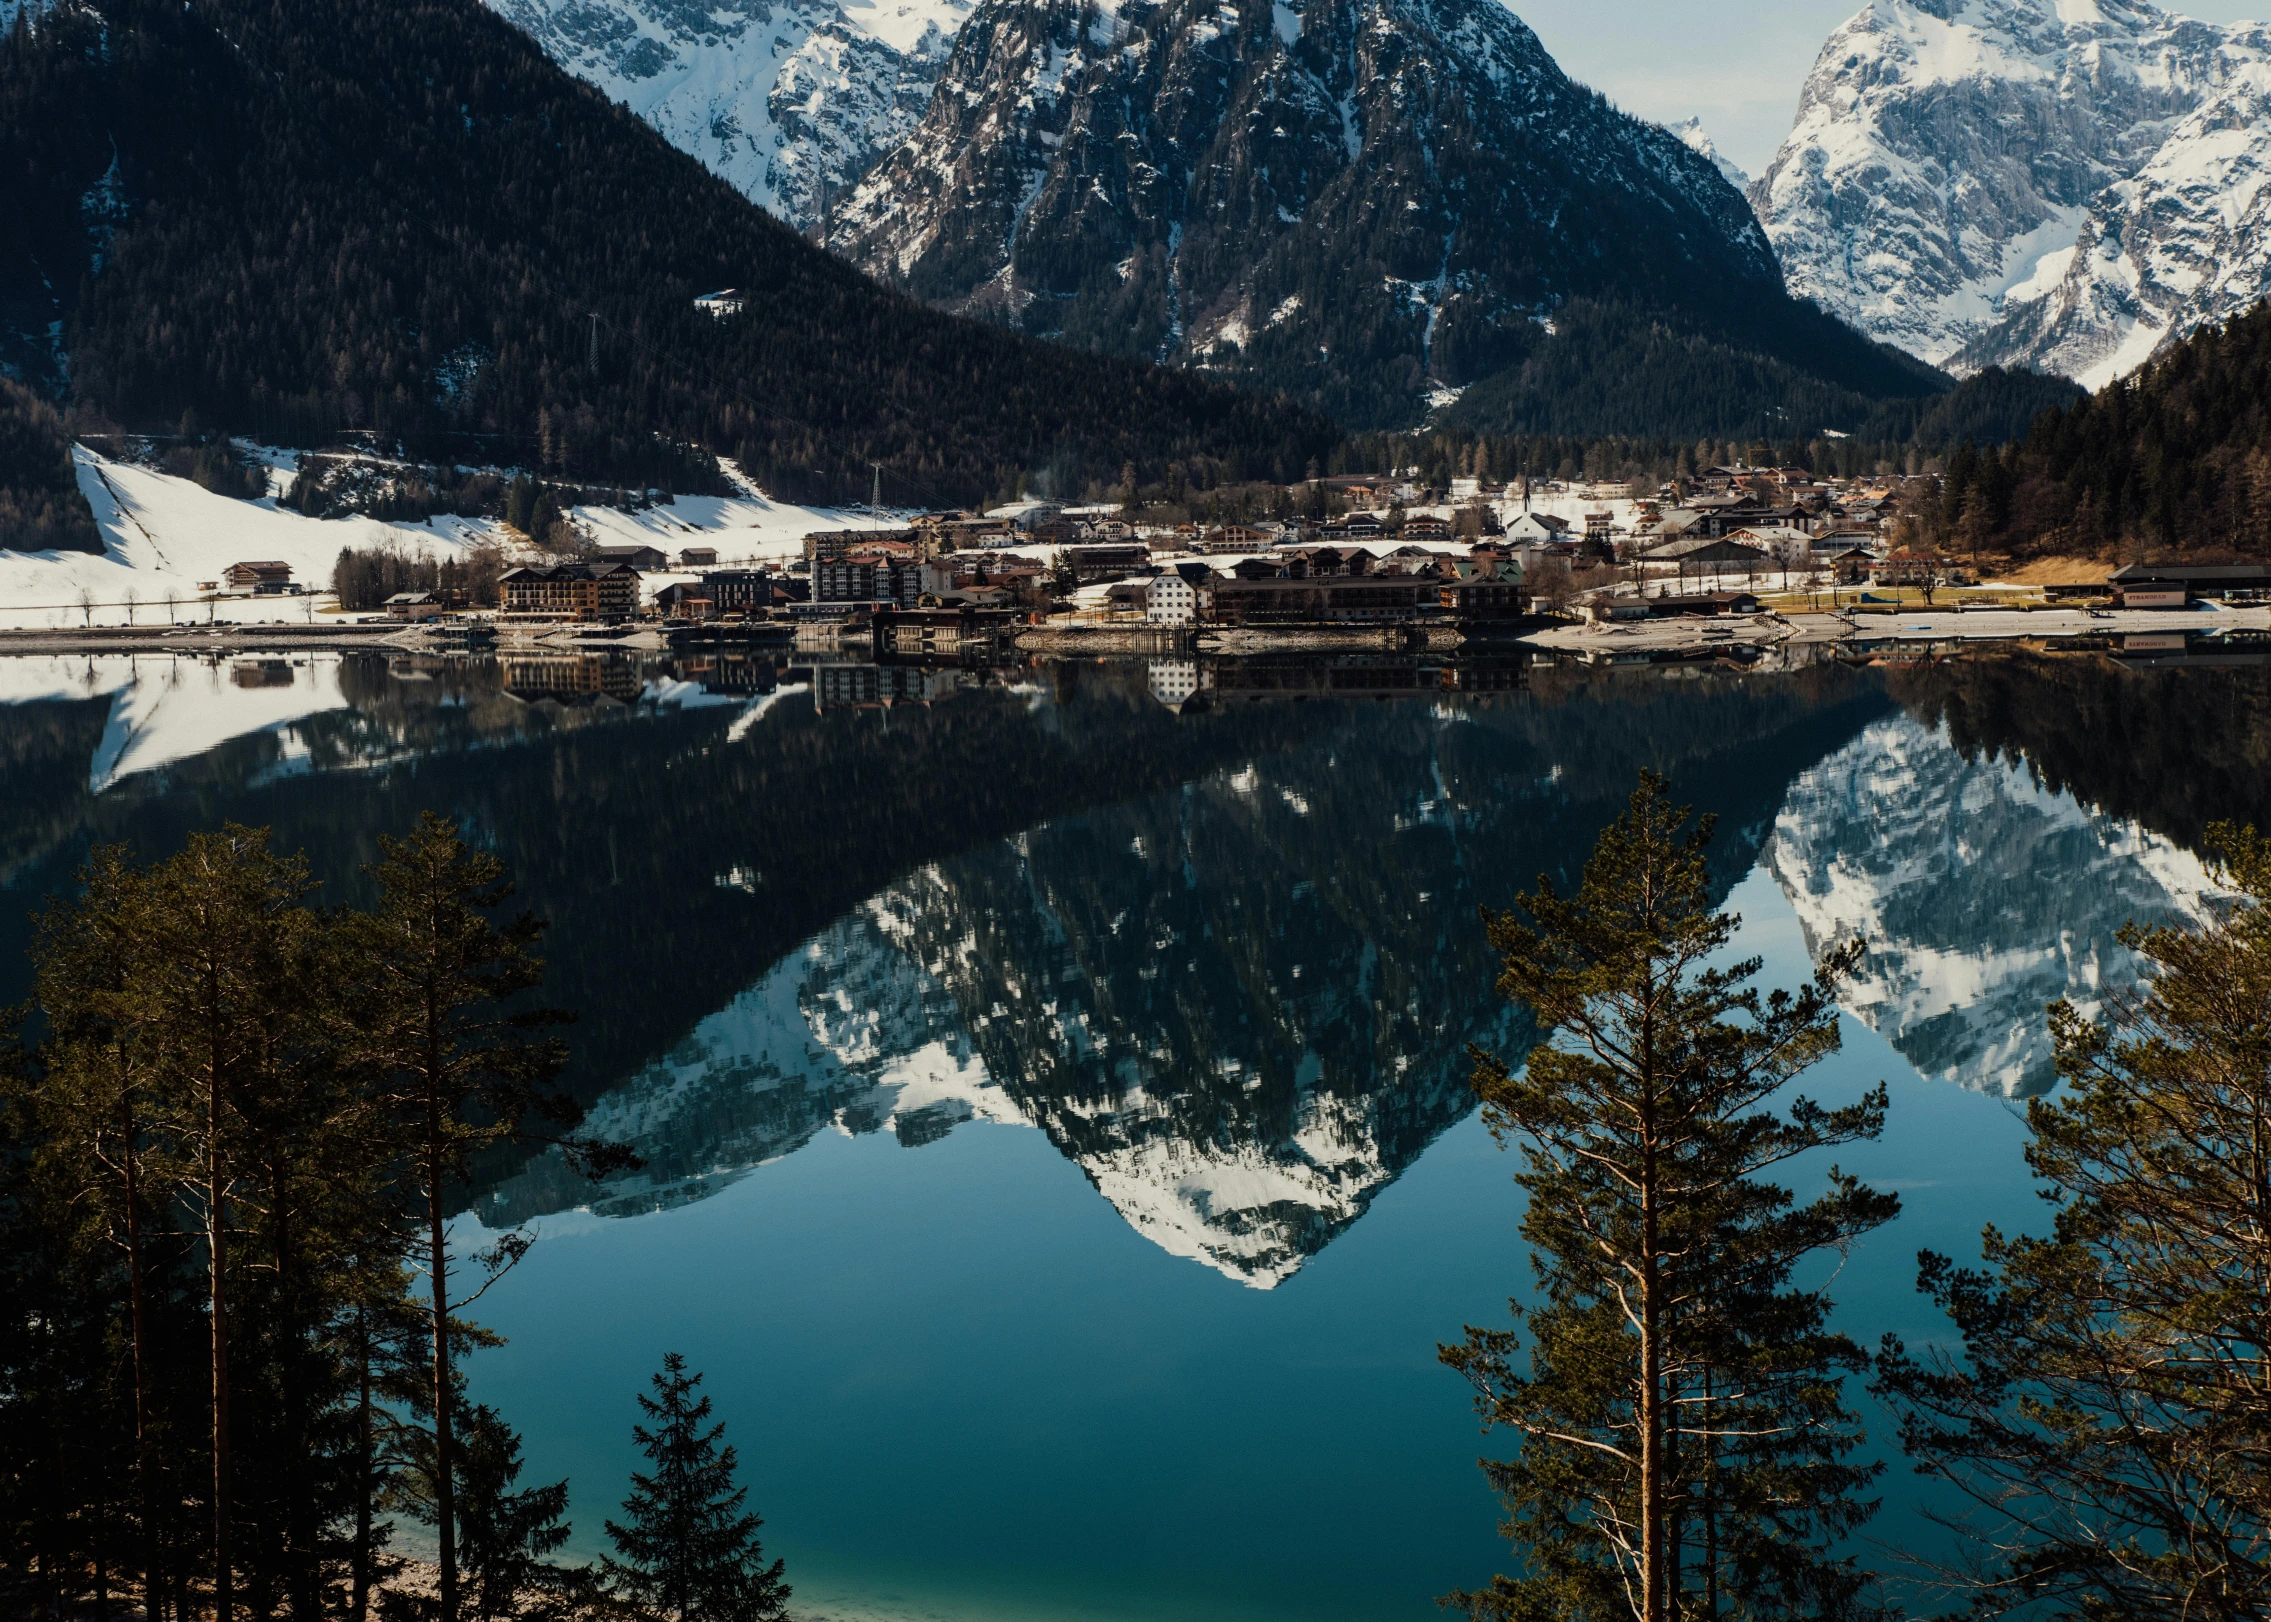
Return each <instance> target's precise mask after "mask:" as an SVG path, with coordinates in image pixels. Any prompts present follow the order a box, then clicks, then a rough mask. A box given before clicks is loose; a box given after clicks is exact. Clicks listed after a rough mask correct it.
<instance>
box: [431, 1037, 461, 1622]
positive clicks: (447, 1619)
mask: <svg viewBox="0 0 2271 1622" xmlns="http://www.w3.org/2000/svg"><path fill="white" fill-rule="evenodd" d="M437 1064H438V1060H437ZM430 1076H431V1072H429V1077H430ZM443 1152H444V1146H443V1142H442V1119H441V1098H440V1096H439V1089H438V1087H437V1086H435V1085H434V1084H433V1083H432V1082H431V1080H429V1085H428V1088H427V1093H426V1155H427V1159H426V1222H427V1228H428V1235H427V1237H428V1242H429V1244H430V1246H431V1251H430V1256H429V1261H430V1265H431V1267H432V1277H433V1284H434V1533H435V1540H436V1542H437V1544H438V1545H439V1552H438V1554H437V1556H436V1563H437V1564H438V1565H439V1566H440V1567H441V1622H457V1494H456V1490H455V1482H454V1476H455V1471H454V1469H453V1460H452V1457H451V1454H452V1451H453V1450H452V1445H451V1437H450V1418H451V1415H450V1398H451V1396H452V1392H451V1390H450V1378H449V1376H450V1357H449V1240H448V1237H447V1235H446V1234H445V1233H444V1231H443V1227H442V1175H443V1170H444V1167H443Z"/></svg>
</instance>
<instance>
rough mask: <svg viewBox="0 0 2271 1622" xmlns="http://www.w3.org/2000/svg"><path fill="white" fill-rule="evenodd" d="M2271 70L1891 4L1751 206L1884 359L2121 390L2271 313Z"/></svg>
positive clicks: (2126, 2) (1803, 280) (2262, 39)
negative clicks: (2258, 228) (2226, 325)
mask: <svg viewBox="0 0 2271 1622" xmlns="http://www.w3.org/2000/svg"><path fill="white" fill-rule="evenodd" d="M2266 60H2271V31H2266V30H2264V29H2262V28H2259V27H2257V26H2255V25H2253V24H2235V25H2230V26H2222V25H2215V24H2209V23H2203V22H2197V21H2194V20H2192V19H2190V18H2186V17H2181V16H2177V15H2175V14H2173V13H2170V12H2166V11H2162V10H2159V9H2157V8H2156V7H2153V6H2150V5H2146V4H2142V3H2140V0H1870V4H1868V5H1867V6H1865V7H1863V8H1862V10H1861V11H1860V12H1859V13H1858V14H1856V15H1855V16H1854V17H1853V18H1852V20H1850V21H1849V22H1847V23H1846V24H1845V25H1844V26H1843V27H1841V28H1840V29H1838V30H1837V32H1836V33H1834V34H1832V35H1831V36H1830V39H1829V42H1828V43H1827V44H1826V45H1824V46H1823V48H1822V52H1821V55H1820V57H1819V59H1818V60H1817V61H1816V63H1815V65H1814V69H1813V72H1812V74H1811V75H1810V76H1809V77H1808V79H1807V81H1806V85H1805V89H1804V92H1803V94H1802V96H1801V99H1800V102H1799V109H1798V119H1797V124H1796V126H1795V127H1794V128H1793V129H1792V131H1791V133H1790V137H1789V139H1788V140H1787V141H1785V142H1784V143H1783V146H1782V149H1781V151H1780V152H1779V153H1778V154H1777V155H1776V157H1775V160H1774V162H1773V164H1772V165H1771V166H1770V167H1769V168H1768V170H1767V171H1766V173H1765V174H1764V175H1763V176H1761V177H1760V178H1759V180H1758V182H1757V184H1756V185H1755V186H1754V187H1753V188H1752V190H1751V201H1752V203H1753V205H1754V206H1755V207H1756V208H1757V210H1758V213H1759V217H1760V218H1761V219H1762V220H1764V221H1765V222H1766V228H1767V232H1768V235H1769V236H1770V237H1771V238H1772V239H1773V242H1774V246H1775V251H1776V253H1777V254H1778V255H1779V257H1780V258H1781V261H1782V266H1783V271H1784V274H1785V275H1786V276H1787V277H1788V279H1789V282H1790V286H1791V289H1792V291H1794V292H1797V293H1801V294H1804V295H1807V296H1810V297H1812V298H1814V299H1816V300H1817V301H1819V302H1820V303H1821V304H1823V305H1824V306H1826V307H1827V308H1828V309H1830V310H1832V311H1834V312H1835V313H1837V314H1839V315H1842V316H1844V317H1845V318H1846V319H1847V320H1849V321H1851V322H1853V323H1854V324H1855V325H1857V326H1859V327H1860V328H1861V329H1862V330H1863V331H1865V332H1868V333H1870V334H1871V335H1872V336H1875V337H1878V338H1882V339H1884V340H1886V341H1888V342H1891V343H1894V344H1898V345H1900V346H1902V347H1903V348H1906V349H1908V350H1910V351H1912V352H1914V353H1916V354H1919V355H1922V356H1924V357H1925V358H1927V359H1930V360H1933V361H1949V362H1950V363H1952V364H1954V365H1956V366H1958V367H1959V368H1964V369H1972V368H1976V367H1978V366H1982V365H1986V364H1988V363H1990V362H2002V363H2005V364H2013V363H2016V364H2024V365H2035V366H2042V367H2050V368H2054V369H2057V370H2061V371H2065V372H2068V373H2069V374H2070V375H2073V376H2076V377H2078V378H2080V379H2081V380H2083V381H2085V382H2100V381H2103V380H2104V378H2105V377H2106V376H2110V375H2112V374H2111V369H2112V368H2116V367H2118V366H2120V365H2124V364H2130V363H2133V359H2142V358H2143V353H2149V352H2150V350H2151V347H2152V346H2153V344H2154V343H2156V342H2158V341H2159V340H2160V338H2162V337H2164V336H2167V335H2170V334H2179V335H2180V334H2181V333H2182V332H2184V331H2189V330H2190V329H2191V327H2192V326H2194V325H2196V324H2197V323H2198V322H2199V320H2201V319H2203V318H2204V317H2205V316H2207V315H2211V314H2213V313H2216V311H2217V310H2219V309H2221V308H2224V307H2227V305H2228V303H2229V301H2231V300H2233V299H2240V298H2243V295H2244V291H2245V288H2246V287H2247V286H2248V285H2250V278H2251V277H2252V278H2253V282H2252V285H2253V287H2254V290H2255V292H2256V293H2260V292H2261V291H2262V289H2263V285H2264V284H2263V281H2262V277H2261V268H2262V264H2263V258H2262V254H2261V252H2260V251H2259V250H2251V249H2249V247H2248V245H2249V244H2251V243H2253V242H2254V241H2256V233H2255V232H2254V231H2253V230H2252V228H2251V225H2250V221H2251V220H2252V219H2254V218H2255V217H2256V216H2255V215H2254V213H2253V212H2252V201H2253V197H2254V193H2255V189H2256V184H2257V183H2256V182H2254V180H2253V178H2252V177H2253V175H2254V174H2255V173H2256V172H2257V171H2258V170H2259V168H2260V160H2259V158H2258V157H2257V156H2256V154H2257V153H2259V152H2260V151H2261V150H2262V148H2261V147H2260V145H2259V143H2260V142H2261V140H2262V137H2261V135H2260V134H2259V133H2257V132H2258V131H2259V129H2260V124H2261V114H2260V102H2261V96H2262V90H2261V87H2260V84H2259V83H2258V78H2259V72H2260V68H2261V65H2262V64H2263V63H2264V62H2265V61H2266ZM2243 149H2244V150H2243ZM2235 182H2236V183H2237V184H2238V187H2239V198H2238V201H2237V203H2236V205H2235V203H2234V201H2233V199H2232V198H2231V197H2229V196H2227V195H2225V188H2226V187H2227V186H2229V185H2232V184H2233V183H2235ZM2233 243H2237V244H2239V246H2240V247H2241V249H2242V253H2241V257H2242V258H2243V259H2245V260H2246V261H2247V265H2243V266H2241V267H2239V268H2236V269H2230V268H2224V267H2220V266H2219V268H2218V272H2217V273H2215V274H2210V273H2209V272H2208V271H2207V269H2206V265H2207V264H2208V263H2213V261H2212V260H2206V259H2205V257H2204V256H2207V255H2210V254H2213V253H2215V252H2217V251H2218V249H2219V248H2227V247H2228V246H2229V245H2231V244H2233ZM2248 265H2251V266H2252V267H2254V268H2253V269H2250V268H2247V266H2248ZM1991 329H1993V330H1992V331H1991ZM2140 346H2141V348H2142V351H2143V353H2139V352H2138V351H2139V349H2140Z"/></svg>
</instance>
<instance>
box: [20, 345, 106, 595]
mask: <svg viewBox="0 0 2271 1622" xmlns="http://www.w3.org/2000/svg"><path fill="white" fill-rule="evenodd" d="M0 549H5V550H7V551H11V552H45V551H49V550H65V551H73V552H97V551H100V550H101V549H102V537H101V535H100V534H99V533H98V532H97V531H96V529H95V516H94V514H93V513H91V512H89V511H88V510H87V504H86V503H85V502H84V501H82V500H80V499H79V485H78V481H77V480H76V479H75V478H74V477H73V475H72V472H71V446H70V441H69V440H68V439H66V438H65V437H64V433H63V419H62V418H61V417H59V416H57V415H56V413H55V408H54V407H53V406H50V405H49V404H48V403H47V402H46V401H44V400H42V399H40V397H39V396H38V395H36V394H34V393H32V391H31V390H29V389H27V388H25V387H24V386H23V385H22V384H20V383H14V382H11V381H9V380H8V379H7V378H5V377H0Z"/></svg>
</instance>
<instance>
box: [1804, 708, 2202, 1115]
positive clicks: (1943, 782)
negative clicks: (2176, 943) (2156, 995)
mask: <svg viewBox="0 0 2271 1622" xmlns="http://www.w3.org/2000/svg"><path fill="white" fill-rule="evenodd" d="M1768 862H1769V864H1770V866H1771V868H1772V871H1773V873H1774V877H1775V880H1776V882H1777V883H1778V884H1779V885H1780V886H1781V888H1782V891H1783V893H1784V894H1785V895H1787V896H1788V897H1789V898H1790V903H1791V906H1792V908H1793V909H1794V910H1795V911H1796V912H1797V914H1798V919H1799V923H1800V925H1801V926H1802V927H1803V929H1804V930H1805V935H1806V945H1807V949H1808V951H1809V952H1810V953H1812V954H1813V955H1814V956H1815V957H1816V958H1818V957H1819V956H1820V954H1821V951H1822V950H1823V949H1824V948H1825V947H1827V946H1828V945H1830V944H1831V943H1833V942H1837V941H1845V940H1851V939H1852V938H1853V937H1854V936H1856V935H1859V936H1862V937H1863V938H1865V939H1866V940H1867V941H1868V943H1869V955H1868V957H1867V959H1866V960H1865V961H1864V963H1863V965H1862V970H1861V973H1860V975H1859V976H1858V978H1856V979H1855V980H1854V981H1852V982H1851V983H1850V984H1849V985H1848V987H1847V989H1846V992H1845V994H1844V996H1843V997H1842V998H1841V1000H1842V1001H1843V1003H1844V1004H1845V1006H1846V1008H1847V1009H1849V1010H1850V1011H1851V1012H1852V1013H1853V1014H1855V1015H1856V1016H1857V1017H1858V1018H1860V1019H1861V1020H1862V1021H1863V1022H1864V1023H1866V1024H1867V1025H1868V1026H1869V1027H1870V1028H1871V1029H1872V1030H1875V1031H1876V1032H1877V1033H1878V1034H1879V1035H1881V1036H1883V1037H1884V1038H1885V1039H1886V1040H1887V1041H1889V1042H1890V1043H1891V1044H1892V1045H1893V1046H1894V1047H1895V1048H1897V1049H1899V1051H1900V1053H1901V1055H1902V1056H1903V1057H1905V1058H1906V1059H1907V1060H1908V1061H1909V1062H1910V1063H1911V1064H1913V1065H1915V1066H1916V1068H1917V1070H1918V1071H1919V1072H1920V1073H1921V1074H1923V1075H1925V1076H1929V1077H1931V1078H1933V1079H1935V1080H1941V1081H1953V1082H1956V1083H1959V1084H1960V1085H1962V1086H1966V1087H1972V1088H1976V1089H1978V1090H1980V1091H1982V1092H1992V1093H2001V1094H2004V1095H2006V1096H2008V1097H2014V1098H2017V1097H2031V1096H2033V1095H2035V1094H2037V1093H2042V1092H2047V1091H2048V1090H2049V1088H2050V1086H2051V1083H2052V1080H2053V1079H2054V1078H2053V1075H2052V1071H2051V1063H2050V1060H2051V1052H2050V1033H2049V1030H2048V1027H2047V1026H2046V1024H2045V1023H2044V1020H2043V1012H2042V1011H2043V1009H2044V1007H2045V1006H2046V1005H2048V1004H2049V1003H2050V1002H2052V1001H2054V1000H2055V999H2057V998H2060V997H2064V998H2067V999H2069V1000H2070V1001H2072V1002H2073V1003H2074V1004H2075V1005H2076V1006H2077V1007H2079V1008H2081V1009H2082V1010H2083V1011H2084V1012H2085V1013H2086V1012H2091V1011H2094V1010H2095V1009H2096V1008H2097V1007H2098V1006H2099V1004H2100V1002H2101V1000H2102V998H2103V997H2104V995H2105V993H2106V991H2108V990H2109V989H2111V988H2113V987H2116V986H2121V985H2125V984H2134V982H2135V980H2136V978H2137V975H2138V972H2139V965H2138V961H2137V959H2136V958H2135V956H2134V955H2133V954H2131V953H2130V952H2129V951H2128V950H2127V948H2125V947H2123V946H2122V945H2121V944H2120V942H2119V941H2117V940H2116V939H2115V933H2116V931H2118V930H2119V929H2120V928H2121V926H2122V925H2123V924H2125V923H2127V922H2129V921H2130V920H2131V919H2137V920H2139V921H2140V922H2147V923H2158V922H2161V921H2163V920H2167V919H2171V918H2176V917H2180V916H2186V915H2197V914H2199V913H2200V912H2201V910H2202V898H2203V897H2204V896H2206V895H2207V894H2208V893H2209V892H2210V887H2209V883H2208V877H2207V874H2206V872H2205V870H2204V869H2203V868H2202V866H2201V864H2200V860H2199V858H2198V857H2196V856H2193V855H2192V854H2191V853H2189V852H2187V851H2185V850H2183V849H2181V848H2179V847H2177V846H2175V845H2173V844H2171V843H2170V842H2169V841H2167V840H2166V839H2163V838H2161V837H2160V836H2159V835H2157V834H2154V833H2150V832H2148V831H2146V830H2144V829H2141V828H2139V827H2138V826H2137V825H2136V824H2134V823H2131V822H2126V821H2123V820H2120V819H2117V818H2114V817H2109V816H2107V815H2105V814H2104V813H2102V812H2099V811H2095V810H2092V809H2090V808H2089V807H2087V806H2085V805H2082V804H2081V803H2079V802H2078V801H2076V800H2075V799H2074V798H2073V797H2072V796H2070V795H2066V794H2060V793H2054V792H2051V791H2049V790H2046V789H2045V788H2043V787H2042V786H2041V785H2040V784H2039V783H2038V782H2036V781H2035V778H2034V776H2033V774H2032V772H2031V771H2030V770H2029V768H2028V767H2027V766H2026V765H2025V764H2024V763H2023V762H2018V761H2006V760H1995V759H1980V760H1966V759H1965V758H1964V757H1963V755H1962V754H1960V753H1959V752H1958V751H1957V750H1956V749H1955V747H1954V746H1953V745H1952V744H1950V743H1949V741H1948V738H1947V734H1946V733H1945V732H1942V731H1937V730H1933V729H1930V728H1927V727H1925V726H1922V725H1920V724H1919V723H1917V722H1915V721H1913V720H1910V719H1908V718H1906V717H1899V718H1895V719H1891V720H1885V721H1879V722H1877V723H1875V724H1874V725H1871V726H1870V727H1868V728H1866V729H1865V730H1864V731H1863V732H1862V733H1861V735H1860V736H1859V737H1857V738H1855V739H1854V740H1853V742H1851V743H1850V744H1848V745H1846V746H1845V747H1844V748H1843V749H1840V750H1839V751H1838V752H1837V753H1835V754H1834V755H1831V756H1830V757H1829V758H1828V759H1826V760H1824V761H1823V762H1822V763H1821V764H1820V765H1818V766H1815V767H1814V768H1812V769H1811V770H1809V771H1807V772H1805V773H1803V774H1801V775H1800V776H1799V777H1798V779H1797V780H1796V781H1795V782H1793V783H1792V784H1791V786H1790V792H1789V796H1788V798H1787V799H1786V800H1785V802H1784V804H1783V808H1782V813H1781V815H1780V816H1779V817H1777V818H1776V820H1775V827H1774V840H1773V845H1772V848H1771V850H1770V852H1769V855H1768ZM2053 874H2054V875H2056V879H2055V882H2046V875H2053Z"/></svg>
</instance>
